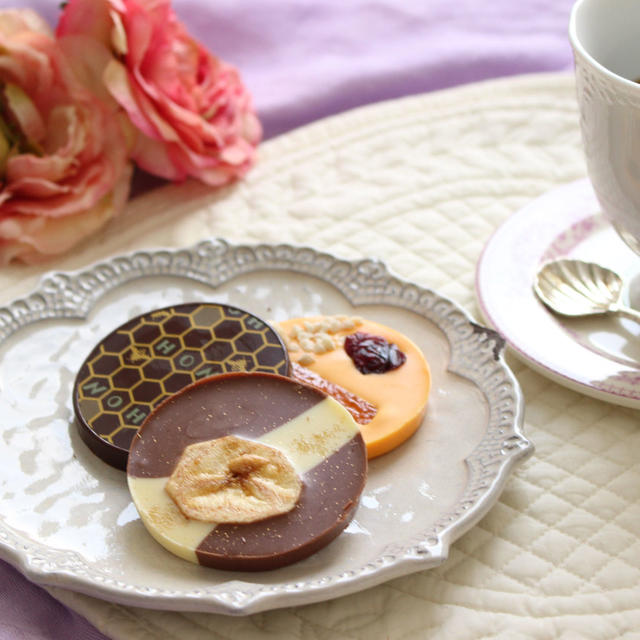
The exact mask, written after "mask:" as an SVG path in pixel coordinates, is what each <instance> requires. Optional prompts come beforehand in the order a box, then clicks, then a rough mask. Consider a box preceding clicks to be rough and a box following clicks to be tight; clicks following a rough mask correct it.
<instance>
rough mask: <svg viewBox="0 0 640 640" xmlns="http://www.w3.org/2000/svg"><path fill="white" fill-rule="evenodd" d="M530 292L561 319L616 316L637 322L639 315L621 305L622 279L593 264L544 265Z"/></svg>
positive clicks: (566, 261) (558, 262) (555, 262)
mask: <svg viewBox="0 0 640 640" xmlns="http://www.w3.org/2000/svg"><path fill="white" fill-rule="evenodd" d="M533 289H534V291H535V293H536V295H537V296H538V298H539V299H540V300H541V301H542V302H543V303H544V304H545V305H546V306H547V307H548V308H549V309H551V310H552V311H554V312H555V313H558V314H560V315H563V316H572V317H577V316H589V315H596V314H613V313H617V314H619V315H622V316H624V317H626V318H631V319H633V320H636V321H638V322H640V312H639V311H636V310H635V309H631V308H630V307H627V306H626V305H624V304H623V303H622V302H621V296H622V290H623V281H622V278H621V277H620V276H619V275H618V274H617V273H615V272H614V271H611V269H607V268H606V267H603V266H601V265H599V264H596V263H593V262H584V261H582V260H571V259H560V260H552V261H550V262H546V263H545V264H543V265H542V267H541V268H540V269H539V270H538V272H537V273H536V276H535V279H534V283H533Z"/></svg>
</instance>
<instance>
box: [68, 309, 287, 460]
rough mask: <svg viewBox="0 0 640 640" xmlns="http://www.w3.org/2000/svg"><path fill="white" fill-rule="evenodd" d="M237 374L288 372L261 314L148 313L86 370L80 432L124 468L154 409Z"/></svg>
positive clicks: (111, 338) (76, 394)
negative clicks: (189, 389) (215, 378)
mask: <svg viewBox="0 0 640 640" xmlns="http://www.w3.org/2000/svg"><path fill="white" fill-rule="evenodd" d="M233 371H262V372H266V373H276V374H282V375H288V374H289V358H288V355H287V351H286V349H285V347H284V345H283V343H282V341H281V339H280V337H279V336H278V334H277V333H276V332H275V331H274V330H273V329H272V328H271V327H270V326H269V325H268V324H266V323H265V322H264V321H263V320H261V319H260V318H257V317H256V316H254V315H252V314H250V313H248V312H246V311H243V310H242V309H238V308H236V307H231V306H228V305H224V304H217V303H189V304H180V305H176V306H172V307H166V308H163V309H156V310H154V311H150V312H148V313H145V314H142V315H140V316H138V317H136V318H133V319H132V320H129V321H128V322H126V323H125V324H123V325H122V326H120V327H118V328H117V329H116V330H115V331H113V332H112V333H110V334H109V335H108V336H107V337H106V338H104V339H103V340H102V341H101V342H100V343H99V344H98V345H97V346H96V347H95V348H94V349H93V351H92V352H91V353H90V354H89V356H88V357H87V359H86V360H85V361H84V363H83V365H82V367H81V368H80V371H79V372H78V375H77V377H76V380H75V385H74V391H73V406H74V410H75V414H76V418H77V424H78V429H79V432H80V436H81V437H82V439H83V440H84V442H85V443H86V444H87V445H88V446H89V448H90V449H91V450H92V451H93V452H94V453H95V454H96V455H98V456H99V457H100V458H102V459H103V460H104V461H105V462H107V463H108V464H110V465H112V466H114V467H117V468H118V469H126V465H127V457H128V453H129V447H130V445H131V440H132V439H133V436H134V435H135V433H136V432H137V431H138V429H139V427H140V425H141V424H142V422H143V421H144V419H145V418H146V417H147V416H148V415H149V413H151V410H152V409H153V408H154V407H155V406H157V405H158V404H159V403H160V402H162V401H163V400H164V399H165V398H168V397H169V396H170V395H171V394H173V393H176V392H177V391H180V389H183V388H184V387H186V386H187V385H190V384H192V383H193V382H196V381H198V380H202V379H203V378H206V377H208V376H212V375H216V374H220V373H226V372H233Z"/></svg>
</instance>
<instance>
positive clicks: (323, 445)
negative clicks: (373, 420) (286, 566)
mask: <svg viewBox="0 0 640 640" xmlns="http://www.w3.org/2000/svg"><path fill="white" fill-rule="evenodd" d="M357 433H358V425H357V424H356V423H355V421H354V420H353V418H352V417H351V415H350V414H349V412H348V411H347V410H346V409H345V408H344V407H343V406H342V405H341V404H340V403H339V402H337V401H336V400H334V399H333V398H331V397H327V398H325V399H323V400H322V401H320V402H319V403H318V404H316V405H314V406H313V407H311V408H310V409H308V410H307V411H305V412H304V413H301V414H300V415H299V416H296V417H295V418H293V419H292V420H289V421H288V422H286V423H285V424H283V425H281V426H280V427H278V428H276V429H273V430H272V431H270V432H268V433H266V434H265V435H263V436H262V437H261V438H258V440H259V441H260V442H262V443H264V444H267V445H270V446H272V447H276V448H278V449H280V450H281V451H283V452H284V454H285V455H286V456H287V458H288V459H289V461H290V462H291V464H292V465H293V466H294V468H295V470H296V472H297V473H298V474H300V475H302V474H303V473H305V472H307V471H309V470H311V469H313V467H315V466H316V465H318V464H320V463H321V462H322V461H323V460H324V459H326V458H328V457H329V456H331V455H332V454H333V453H335V452H336V451H338V450H339V449H340V448H341V447H343V446H344V445H345V444H346V443H347V442H349V440H351V439H352V438H353V437H354V436H355V435H356V434H357ZM168 479H169V477H168V476H166V477H162V478H137V477H132V476H128V477H127V481H128V483H129V490H130V492H131V495H132V496H133V500H134V503H135V505H136V508H137V509H138V513H139V514H140V517H141V518H142V520H143V522H144V523H145V526H146V527H147V529H148V530H149V532H150V533H151V535H152V536H153V537H154V538H155V539H156V540H157V541H158V542H159V543H160V544H161V545H162V546H164V547H165V548H167V549H168V550H169V551H171V552H172V553H174V554H175V555H177V556H179V557H181V558H184V559H185V560H189V561H191V562H195V563H196V564H197V562H198V558H197V556H196V552H195V550H196V549H197V548H198V546H199V545H200V543H201V542H202V541H203V540H204V539H205V538H206V537H207V536H208V535H209V534H210V533H211V532H212V531H213V529H214V528H215V527H216V524H215V523H211V522H200V521H198V520H190V519H189V518H185V517H184V516H183V515H182V513H181V512H180V510H179V509H178V507H177V506H176V504H175V503H174V502H173V500H172V499H171V498H170V497H169V495H168V494H167V492H166V491H165V490H164V487H165V485H166V483H167V480H168Z"/></svg>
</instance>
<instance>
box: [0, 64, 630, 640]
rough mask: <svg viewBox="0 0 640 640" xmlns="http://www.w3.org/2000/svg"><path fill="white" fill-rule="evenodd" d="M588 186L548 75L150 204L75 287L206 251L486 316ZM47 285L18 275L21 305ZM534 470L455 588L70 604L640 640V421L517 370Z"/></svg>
mask: <svg viewBox="0 0 640 640" xmlns="http://www.w3.org/2000/svg"><path fill="white" fill-rule="evenodd" d="M584 175H585V167H584V163H583V158H582V153H581V149H580V140H579V133H578V118H577V111H576V102H575V98H574V89H573V81H572V78H571V77H570V76H568V75H537V76H526V77H518V78H511V79H506V80H501V81H492V82H488V83H482V84H477V85H470V86H466V87H461V88H457V89H453V90H448V91H444V92H440V93H434V94H430V95H425V96H419V97H412V98H407V99H403V100H397V101H393V102H388V103H383V104H378V105H373V106H370V107H366V108H363V109H359V110H356V111H353V112H350V113H345V114H342V115H339V116H337V117H333V118H330V119H328V120H324V121H321V122H318V123H316V124H313V125H311V126H307V127H304V128H302V129H300V130H297V131H294V132H292V133H289V134H286V135H284V136H282V137H280V138H278V139H275V140H272V141H270V142H268V143H266V144H264V145H263V146H262V151H261V160H260V164H259V166H258V167H257V168H256V169H255V170H254V171H253V172H252V173H251V174H250V176H249V177H248V179H247V180H246V181H245V182H243V183H241V184H239V185H237V186H235V187H233V188H230V189H228V190H226V191H223V192H219V193H217V194H216V195H213V196H212V195H211V194H209V193H208V191H207V190H206V189H204V188H203V187H201V186H198V185H193V184H185V185H182V186H179V187H170V188H167V189H163V190H161V191H159V192H154V193H151V194H148V195H146V196H144V197H142V198H139V199H137V200H135V201H133V202H132V203H131V204H130V206H129V209H128V214H127V216H126V217H124V218H121V219H120V220H119V221H117V222H116V223H115V224H113V225H112V226H111V227H110V228H109V229H108V230H107V231H106V232H105V233H103V234H102V235H101V236H100V237H99V238H96V239H95V240H94V241H93V242H92V243H90V244H89V245H87V246H85V247H84V248H83V249H82V250H79V251H78V252H77V253H76V254H75V255H73V256H70V257H68V258H66V259H64V260H60V261H58V262H56V263H55V264H53V265H51V264H49V265H47V268H56V269H74V268H78V267H80V266H83V265H85V264H86V263H88V262H92V261H94V260H97V259H99V258H102V257H105V256H108V255H110V254H113V253H117V252H121V251H124V250H130V249H134V248H141V247H144V246H154V245H167V246H176V245H184V244H191V243H193V242H194V241H196V240H198V239H201V238H205V237H208V236H224V237H226V238H228V239H230V240H235V241H255V242H259V241H272V242H278V241H284V242H292V243H297V244H311V245H313V246H315V247H317V248H319V249H328V250H330V251H332V252H334V253H337V254H342V255H344V256H346V257H361V256H363V255H372V256H375V257H379V258H382V259H383V260H385V261H386V262H387V264H388V265H389V266H390V267H391V268H392V269H394V270H395V271H397V272H399V273H400V275H402V276H404V277H406V278H410V279H413V280H415V281H416V282H418V283H419V284H421V285H424V286H428V287H432V288H435V289H437V290H439V291H440V292H441V293H443V294H445V295H447V296H449V297H451V298H454V299H455V300H457V301H458V302H459V303H461V304H462V305H463V306H465V307H466V308H467V309H468V310H470V311H471V312H472V313H474V314H475V315H476V316H477V310H476V307H475V301H474V291H473V282H474V271H475V264H476V261H477V259H478V256H479V254H480V251H481V249H482V247H483V244H484V243H485V241H486V240H487V238H488V237H489V235H490V234H491V232H492V231H493V230H494V229H495V228H496V227H497V226H498V225H499V224H500V223H501V222H502V221H503V220H504V219H505V218H506V217H507V216H508V215H509V214H510V213H512V212H514V211H515V210H517V209H518V208H519V207H521V206H522V205H524V204H525V203H527V202H529V201H530V200H532V199H533V198H535V197H536V196H538V195H540V194H541V193H543V192H545V191H547V190H548V189H550V188H552V187H554V186H555V185H558V184H562V183H565V182H569V181H571V180H574V179H577V178H581V177H583V176H584ZM41 272H42V269H41V268H40V269H39V268H33V269H27V270H25V269H18V268H16V269H12V270H9V271H6V272H4V273H2V274H1V275H0V291H1V294H0V296H1V297H2V299H3V300H8V299H9V298H12V297H14V296H17V295H20V294H23V293H24V292H25V291H26V290H28V289H30V288H32V287H33V286H34V285H35V282H36V278H37V277H38V276H39V274H40V273H41ZM510 363H511V365H512V366H513V368H514V371H515V372H516V374H517V376H518V378H519V380H520V383H521V385H522V387H523V389H524V393H525V397H526V403H527V404H526V421H525V427H526V432H527V434H528V436H529V437H531V438H532V439H533V441H534V442H535V444H536V446H537V450H536V453H535V454H534V456H533V457H532V458H530V459H529V460H528V461H527V462H526V463H525V464H524V465H522V466H520V467H519V468H518V469H517V471H516V472H515V474H514V475H513V476H512V477H511V478H510V480H509V482H508V484H507V487H506V490H505V491H504V493H503V495H502V497H501V499H500V501H499V502H498V503H497V504H496V505H495V507H494V508H493V509H492V510H491V512H490V513H489V515H487V516H486V517H485V518H484V519H483V520H482V521H481V522H480V524H478V525H477V526H476V527H475V528H473V529H472V530H471V531H470V532H469V533H467V534H466V535H465V536H464V537H463V538H461V539H460V540H459V541H458V542H456V543H455V544H454V545H453V547H452V549H451V555H450V558H449V559H448V561H447V562H446V563H445V564H443V565H442V566H441V567H439V568H437V569H433V570H430V571H425V572H422V573H418V574H414V575H410V576H407V577H403V578H399V579H396V580H393V581H391V582H388V583H386V584H383V585H380V586H377V587H375V588H372V589H369V590H367V591H365V592H362V593H358V594H354V595H351V596H348V597H343V598H340V599H337V600H333V601H329V602H323V603H319V604H314V605H308V606H305V607H299V608H289V609H282V610H278V611H271V612H267V613H261V614H257V615H253V616H250V617H245V618H229V617H225V616H220V615H207V614H181V613H173V612H155V611H147V610H144V609H136V608H131V607H124V606H119V605H114V604H110V603H106V602H101V601H98V600H95V599H92V598H88V597H85V596H81V595H77V594H73V593H71V592H67V591H62V590H59V589H52V590H51V591H52V593H53V594H54V595H55V597H57V598H58V599H60V600H61V601H63V602H64V603H66V604H67V605H69V606H71V607H72V608H74V609H75V610H77V611H79V612H81V613H82V614H84V615H85V616H86V617H87V618H88V619H89V620H91V621H92V622H93V623H94V624H95V625H96V626H97V627H98V628H99V629H101V630H102V631H103V632H104V633H106V634H107V635H110V636H112V637H113V638H118V639H122V640H131V639H135V640H138V639H139V640H142V639H145V640H151V639H153V640H158V639H165V638H166V639H173V638H176V639H180V640H200V639H201V638H202V639H204V638H207V639H211V638H241V639H243V640H253V639H258V638H259V639H264V638H273V639H274V640H275V639H276V638H277V639H278V640H321V639H334V638H340V639H345V640H347V639H358V640H360V639H362V640H377V639H379V638H390V639H392V640H397V639H400V638H427V637H428V638H433V639H441V638H456V639H458V640H466V639H476V638H540V639H548V638H598V639H600V638H622V637H628V638H631V637H638V636H637V635H636V634H637V631H636V630H638V629H640V412H638V411H633V410H629V409H623V408H619V407H615V406H613V405H609V404H605V403H602V402H598V401H596V400H592V399H589V398H586V397H583V396H581V395H579V394H577V393H573V392H571V391H569V390H567V389H565V388H563V387H560V386H558V385H557V384H554V383H552V382H550V381H549V380H547V379H546V378H544V377H541V376H540V375H538V374H536V373H534V372H533V371H532V370H530V369H529V368H528V367H526V366H525V365H524V364H522V363H520V362H518V361H516V360H515V359H511V360H510Z"/></svg>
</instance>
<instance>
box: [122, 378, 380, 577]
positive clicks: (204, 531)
mask: <svg viewBox="0 0 640 640" xmlns="http://www.w3.org/2000/svg"><path fill="white" fill-rule="evenodd" d="M227 436H233V437H235V438H241V439H243V440H249V441H256V442H257V443H259V444H260V445H267V446H269V447H273V448H276V449H278V450H279V451H280V452H281V453H283V454H284V455H285V456H286V457H287V459H288V460H289V461H290V464H291V465H292V467H293V468H294V470H295V472H296V473H297V474H298V477H299V478H300V479H301V481H302V491H301V493H300V496H299V498H298V500H297V502H296V503H295V506H294V507H293V508H292V509H291V510H290V511H288V512H287V513H281V514H279V515H275V516H273V517H269V518H266V519H257V520H256V521H252V522H241V523H235V524H234V523H233V522H230V521H227V523H226V524H218V523H216V520H215V517H216V513H217V512H216V511H215V509H212V510H211V511H210V512H209V514H207V517H206V518H203V519H199V520H193V519H190V518H189V517H187V516H185V515H184V513H183V512H184V509H181V507H180V504H179V502H176V501H174V499H173V498H172V497H170V496H169V492H168V491H167V482H168V481H169V479H170V477H172V475H173V474H174V471H175V470H176V468H177V467H178V466H179V465H180V464H181V462H180V460H181V457H182V456H183V453H184V451H185V449H186V448H187V447H188V446H190V445H195V446H198V447H200V444H198V443H205V442H210V443H220V439H221V438H222V439H223V440H224V439H227V438H226V437H227ZM198 450H199V451H200V449H198ZM197 464H198V465H199V466H198V467H197V469H196V470H194V471H193V475H191V476H190V478H195V481H197V483H198V487H205V488H206V491H205V490H204V489H203V490H202V492H199V494H198V499H202V498H203V497H206V492H207V491H213V492H217V491H225V490H226V489H227V488H229V487H230V486H231V485H233V483H234V481H235V480H236V478H235V475H234V474H233V473H232V474H231V475H230V476H228V477H226V478H225V477H223V476H220V474H219V472H216V473H217V475H212V472H211V470H210V468H208V467H207V465H206V463H205V462H203V458H202V457H200V458H198V462H197ZM229 466H230V468H231V465H229ZM366 475H367V452H366V448H365V445H364V440H363V439H362V436H361V434H360V430H359V428H358V425H357V424H356V422H355V421H354V420H353V418H352V417H351V414H349V412H348V411H347V410H346V409H345V408H344V407H343V406H342V405H341V404H340V403H339V402H337V401H336V400H334V399H333V398H331V397H330V396H327V394H325V393H324V392H322V391H319V390H318V389H316V388H313V387H310V386H308V385H306V384H301V383H299V382H297V381H295V380H293V379H292V378H285V377H282V376H276V375H269V374H261V373H246V374H227V375H221V376H216V377H215V378H209V379H207V380H203V381H201V382H198V383H195V384H193V385H191V386H190V387H187V388H186V389H183V390H182V391H181V392H180V393H178V394H175V395H174V396H172V397H171V398H169V399H168V400H166V401H165V402H163V403H162V404H161V405H160V406H159V407H157V408H156V409H155V410H154V411H153V412H152V413H151V415H150V416H149V418H147V420H146V421H145V423H144V425H143V426H142V427H141V429H140V430H139V432H138V433H137V434H136V436H135V438H134V441H133V444H132V445H131V453H130V455H129V463H128V466H127V480H128V483H129V489H130V491H131V495H132V497H133V501H134V503H135V505H136V508H137V509H138V512H139V514H140V516H141V519H142V521H143V523H144V525H145V526H146V528H147V530H148V531H149V533H151V535H152V536H153V537H154V538H155V539H156V540H157V541H158V542H159V543H160V544H161V545H163V546H164V547H165V548H166V549H168V550H169V551H171V552H172V553H174V554H176V555H178V556H180V557H182V558H184V559H186V560H190V561H191V562H195V563H198V564H201V565H205V566H209V567H214V568H218V569H228V570H239V571H257V570H265V569H275V568H277V567H281V566H284V565H286V564H290V563H292V562H296V561H298V560H301V559H303V558H305V557H307V556H309V555H311V554H312V553H315V552H316V551H318V550H319V549H321V548H322V547H324V546H325V545H327V544H328V543H329V542H331V541H332V540H333V539H334V538H335V537H336V536H338V534H339V533H340V532H341V531H342V530H343V529H344V528H345V527H346V526H347V525H348V523H349V522H350V521H351V519H352V518H353V515H354V513H355V510H356V508H357V505H358V501H359V498H360V494H361V493H362V490H363V488H364V484H365V481H366ZM212 487H213V488H212ZM235 496H236V494H234V498H233V504H234V508H235V507H237V508H238V509H240V508H244V509H246V508H247V507H246V505H244V506H243V503H242V498H240V503H238V499H237V498H236V497H235ZM243 513H244V512H243Z"/></svg>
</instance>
